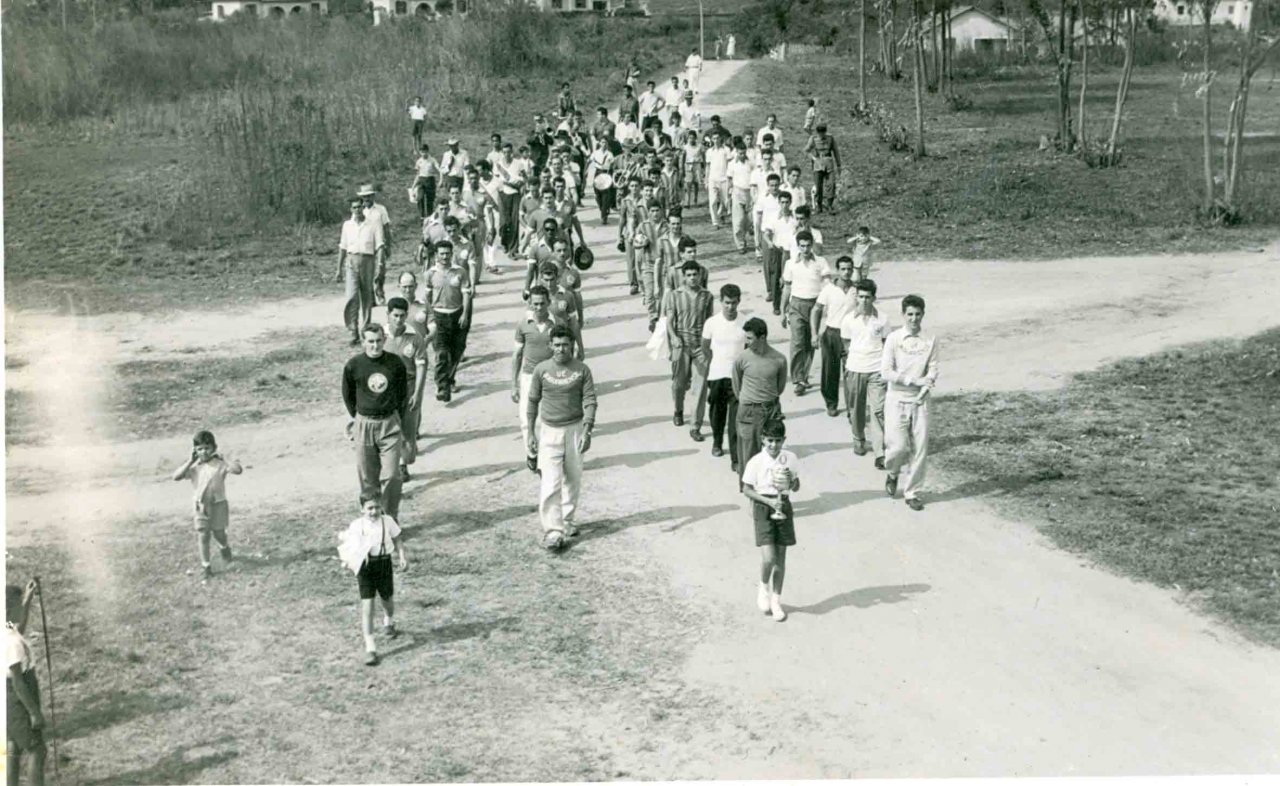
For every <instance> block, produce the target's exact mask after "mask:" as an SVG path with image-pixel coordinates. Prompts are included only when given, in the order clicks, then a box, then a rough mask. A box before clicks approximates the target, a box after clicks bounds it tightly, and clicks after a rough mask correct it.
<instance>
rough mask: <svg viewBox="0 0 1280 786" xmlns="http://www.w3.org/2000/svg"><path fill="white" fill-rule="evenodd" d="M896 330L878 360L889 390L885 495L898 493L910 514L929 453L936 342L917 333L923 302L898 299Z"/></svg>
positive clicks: (914, 297)
mask: <svg viewBox="0 0 1280 786" xmlns="http://www.w3.org/2000/svg"><path fill="white" fill-rule="evenodd" d="M902 319H903V322H904V323H905V324H904V325H903V326H902V327H901V328H899V329H897V330H895V331H894V332H892V333H890V334H889V338H888V339H887V340H886V341H885V342H884V354H883V355H882V356H881V359H880V376H881V377H882V378H883V379H884V381H885V383H886V384H887V385H888V386H889V388H888V390H887V391H886V392H885V399H884V447H885V457H884V464H885V470H886V471H887V472H888V473H889V474H888V475H887V476H886V477H885V481H884V490H885V493H887V494H888V495H889V496H890V497H892V496H893V495H894V494H896V493H897V491H898V479H899V475H900V474H902V473H903V465H906V471H905V477H903V478H902V496H903V498H904V499H905V500H906V502H907V506H908V507H910V508H911V509H912V510H924V503H922V502H921V501H920V498H919V497H918V496H917V495H918V494H919V491H920V486H921V485H922V484H923V483H924V475H925V469H926V466H925V462H926V461H927V460H928V452H929V394H930V392H931V391H932V390H933V386H934V385H935V384H937V381H938V341H937V339H936V338H935V337H933V336H925V335H923V334H922V333H921V332H920V323H921V322H922V321H923V320H924V298H922V297H920V296H919V295H907V296H906V297H904V298H903V299H902Z"/></svg>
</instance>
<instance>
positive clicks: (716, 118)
mask: <svg viewBox="0 0 1280 786" xmlns="http://www.w3.org/2000/svg"><path fill="white" fill-rule="evenodd" d="M711 122H713V123H719V122H720V115H712V116H711Z"/></svg>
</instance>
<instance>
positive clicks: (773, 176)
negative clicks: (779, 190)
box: [764, 150, 782, 183]
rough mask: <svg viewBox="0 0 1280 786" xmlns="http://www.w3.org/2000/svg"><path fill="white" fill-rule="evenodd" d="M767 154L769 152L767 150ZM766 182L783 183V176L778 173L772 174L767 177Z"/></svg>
mask: <svg viewBox="0 0 1280 786" xmlns="http://www.w3.org/2000/svg"><path fill="white" fill-rule="evenodd" d="M765 152H768V151H767V150H766V151H765ZM764 182H766V183H781V182H782V176H781V175H779V174H778V173H777V172H770V173H769V174H768V175H767V176H766V177H765V179H764Z"/></svg>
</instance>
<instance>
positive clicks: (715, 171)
mask: <svg viewBox="0 0 1280 786" xmlns="http://www.w3.org/2000/svg"><path fill="white" fill-rule="evenodd" d="M706 157H707V207H708V208H709V209H710V210H711V227H712V228H713V229H719V228H720V225H721V224H724V223H728V221H729V162H730V161H732V160H733V148H732V147H730V146H729V139H728V138H727V137H724V136H721V135H719V134H713V135H711V147H709V148H707V152H706Z"/></svg>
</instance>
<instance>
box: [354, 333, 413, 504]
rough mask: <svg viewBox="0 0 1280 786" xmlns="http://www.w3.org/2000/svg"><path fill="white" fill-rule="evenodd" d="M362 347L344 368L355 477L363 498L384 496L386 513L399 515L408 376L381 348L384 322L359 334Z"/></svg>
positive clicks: (397, 358) (396, 359)
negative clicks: (354, 460)
mask: <svg viewBox="0 0 1280 786" xmlns="http://www.w3.org/2000/svg"><path fill="white" fill-rule="evenodd" d="M361 336H362V340H363V344H364V352H363V353H361V354H359V355H356V356H355V357H353V358H351V359H350V360H348V361H347V364H346V365H345V366H343V369H342V401H343V403H344V404H346V407H347V414H348V415H349V416H350V417H351V420H350V421H349V422H348V423H347V439H350V440H352V441H353V442H355V447H356V477H357V479H358V480H359V482H360V494H361V496H362V497H372V498H374V499H381V500H382V508H383V510H385V511H386V513H387V515H388V516H391V517H392V518H399V515H400V486H401V480H400V452H401V450H402V448H403V444H402V443H403V434H402V424H403V422H404V419H405V414H406V411H407V409H408V407H409V377H408V374H407V373H406V372H405V368H404V363H403V362H402V361H401V360H400V358H399V357H398V356H396V355H392V354H391V353H389V352H384V351H383V345H384V344H385V342H386V334H385V333H384V332H383V329H382V325H379V324H378V323H376V322H370V323H369V324H367V325H365V326H364V329H363V331H362V333H361Z"/></svg>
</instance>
